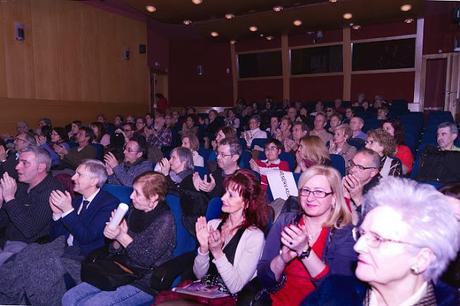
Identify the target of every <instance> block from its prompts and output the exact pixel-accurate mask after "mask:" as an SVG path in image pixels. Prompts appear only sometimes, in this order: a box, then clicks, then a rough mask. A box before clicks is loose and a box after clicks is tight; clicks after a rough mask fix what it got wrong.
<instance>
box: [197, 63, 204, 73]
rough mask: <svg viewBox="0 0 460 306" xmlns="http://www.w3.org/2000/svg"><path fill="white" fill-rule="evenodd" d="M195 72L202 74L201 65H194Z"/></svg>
mask: <svg viewBox="0 0 460 306" xmlns="http://www.w3.org/2000/svg"><path fill="white" fill-rule="evenodd" d="M196 74H198V75H203V74H204V71H203V65H198V66H196Z"/></svg>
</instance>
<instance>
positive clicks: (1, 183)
mask: <svg viewBox="0 0 460 306" xmlns="http://www.w3.org/2000/svg"><path fill="white" fill-rule="evenodd" d="M17 190H18V185H17V183H16V180H15V179H14V178H12V177H11V176H10V175H9V174H8V172H5V173H4V174H3V176H2V178H0V207H1V204H2V203H3V201H5V202H9V201H11V200H13V199H14V198H15V195H16V191H17Z"/></svg>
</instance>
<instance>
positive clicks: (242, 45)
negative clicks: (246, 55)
mask: <svg viewBox="0 0 460 306" xmlns="http://www.w3.org/2000/svg"><path fill="white" fill-rule="evenodd" d="M277 48H280V49H281V39H280V37H275V39H273V40H266V39H265V38H262V37H254V38H253V39H246V40H242V41H239V42H237V43H236V44H235V51H236V52H244V51H258V50H263V49H277Z"/></svg>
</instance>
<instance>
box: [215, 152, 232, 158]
mask: <svg viewBox="0 0 460 306" xmlns="http://www.w3.org/2000/svg"><path fill="white" fill-rule="evenodd" d="M219 156H220V157H229V156H233V154H225V153H220V152H217V157H219Z"/></svg>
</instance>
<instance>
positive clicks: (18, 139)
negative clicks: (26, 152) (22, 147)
mask: <svg viewBox="0 0 460 306" xmlns="http://www.w3.org/2000/svg"><path fill="white" fill-rule="evenodd" d="M14 140H15V141H22V142H28V141H27V140H25V139H22V138H19V137H16V138H14Z"/></svg>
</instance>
